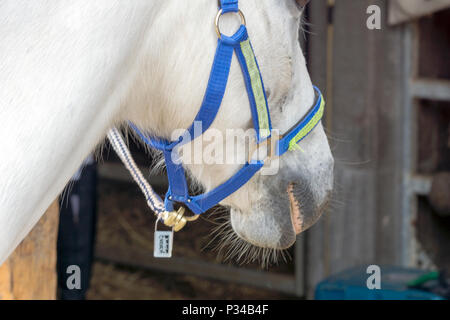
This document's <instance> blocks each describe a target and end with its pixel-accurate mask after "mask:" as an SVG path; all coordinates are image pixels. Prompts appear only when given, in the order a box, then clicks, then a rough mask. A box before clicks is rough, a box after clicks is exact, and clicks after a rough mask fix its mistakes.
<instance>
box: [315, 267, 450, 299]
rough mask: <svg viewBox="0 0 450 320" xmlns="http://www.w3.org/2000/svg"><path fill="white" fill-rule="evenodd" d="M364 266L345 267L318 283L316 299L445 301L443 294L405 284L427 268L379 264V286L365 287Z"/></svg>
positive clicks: (424, 272) (366, 276) (365, 275)
mask: <svg viewBox="0 0 450 320" xmlns="http://www.w3.org/2000/svg"><path fill="white" fill-rule="evenodd" d="M366 269H367V266H362V267H357V268H353V269H349V270H345V271H343V272H341V273H338V274H336V275H333V276H331V277H329V278H327V279H325V280H324V281H322V282H320V283H319V284H318V285H317V287H316V292H315V299H316V300H444V298H443V297H441V296H438V295H436V294H433V293H431V292H426V291H422V290H417V289H413V288H409V287H408V286H407V283H408V282H409V281H411V280H414V279H416V278H418V277H420V276H421V275H424V274H426V273H428V271H424V270H418V269H408V268H401V267H391V266H380V269H381V289H372V290H371V289H368V288H367V284H366V282H367V279H368V278H369V277H370V274H367V273H366Z"/></svg>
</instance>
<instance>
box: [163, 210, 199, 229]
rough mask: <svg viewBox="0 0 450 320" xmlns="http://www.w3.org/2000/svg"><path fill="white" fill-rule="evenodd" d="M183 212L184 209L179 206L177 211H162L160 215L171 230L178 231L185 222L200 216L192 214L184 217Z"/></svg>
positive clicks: (184, 211)
mask: <svg viewBox="0 0 450 320" xmlns="http://www.w3.org/2000/svg"><path fill="white" fill-rule="evenodd" d="M185 213H186V209H185V208H184V207H180V208H179V209H178V210H177V211H170V212H169V211H166V212H164V213H163V214H162V215H161V217H162V219H163V221H164V224H165V225H166V226H167V227H171V228H173V231H175V232H178V231H180V230H181V229H183V228H184V226H185V225H186V223H188V222H190V221H195V220H197V219H198V218H199V217H200V215H199V214H196V215H193V216H191V217H186V216H185V215H184V214H185Z"/></svg>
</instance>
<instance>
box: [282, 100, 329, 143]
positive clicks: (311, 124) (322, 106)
mask: <svg viewBox="0 0 450 320" xmlns="http://www.w3.org/2000/svg"><path fill="white" fill-rule="evenodd" d="M320 98H321V102H320V107H319V110H317V112H316V114H315V115H314V117H312V118H311V120H310V121H309V122H308V123H307V124H306V126H304V127H303V129H302V130H300V131H299V132H298V133H297V134H296V135H295V137H294V138H292V140H291V141H290V142H289V151H293V150H297V149H299V148H300V147H299V146H298V145H297V143H298V142H299V141H300V140H302V139H303V138H304V137H305V136H307V135H308V133H310V132H311V131H312V130H313V129H314V128H315V127H316V125H317V124H318V123H319V121H320V120H321V119H322V116H323V110H324V109H325V100H324V99H323V96H321V97H320Z"/></svg>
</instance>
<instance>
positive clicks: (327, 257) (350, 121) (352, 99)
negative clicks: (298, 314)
mask: <svg viewBox="0 0 450 320" xmlns="http://www.w3.org/2000/svg"><path fill="white" fill-rule="evenodd" d="M330 3H334V7H333V9H330V7H328V5H329V4H330ZM373 4H375V5H378V6H379V7H380V8H381V14H382V19H381V20H382V26H381V27H382V29H381V30H369V29H368V28H367V27H366V21H367V18H368V15H367V13H366V10H367V8H368V6H370V5H373ZM386 5H387V1H384V0H359V1H354V0H338V1H327V0H315V1H311V2H310V8H309V9H310V11H309V17H307V18H308V21H310V22H311V23H312V26H311V28H310V29H311V30H310V31H311V34H310V36H309V51H308V57H307V58H308V61H309V65H308V67H309V70H310V72H311V76H312V79H313V82H315V84H316V85H317V86H319V87H320V88H323V91H324V96H325V99H326V100H327V106H326V110H327V111H326V112H327V114H326V116H325V117H326V128H327V132H328V134H329V136H330V143H331V144H332V145H333V154H334V156H335V159H336V166H335V174H336V175H335V177H336V178H335V181H336V183H335V190H336V192H335V196H334V201H333V203H332V204H331V209H330V210H329V211H328V213H327V214H326V215H325V217H324V218H323V219H321V220H320V222H319V223H318V224H317V225H316V226H313V227H312V228H311V230H309V231H308V232H307V234H306V236H307V238H306V275H305V277H306V282H307V283H306V286H307V293H308V297H312V296H313V292H314V288H315V285H316V284H317V283H318V282H319V281H321V280H323V279H324V278H325V277H327V276H329V275H331V274H335V273H337V272H339V271H342V270H344V269H346V268H350V267H353V266H360V265H369V264H378V265H380V264H396V265H399V264H404V260H402V255H403V254H404V253H405V251H404V248H405V247H406V245H405V238H406V237H405V234H404V230H405V229H404V224H405V221H403V220H402V219H403V218H402V213H401V198H402V194H401V193H402V189H403V188H402V175H403V172H402V170H403V157H404V152H405V147H406V146H404V145H403V143H402V141H404V140H403V135H404V134H405V132H404V131H403V124H404V122H403V121H402V118H403V112H404V110H403V106H404V92H405V85H406V81H405V73H406V70H405V68H406V67H405V64H404V57H405V55H406V54H409V53H406V52H404V51H405V49H404V48H405V46H404V45H403V43H404V38H405V37H404V36H405V32H407V29H406V27H405V26H404V25H402V26H396V27H390V26H388V25H387V23H386V21H387V8H386ZM331 25H332V26H331Z"/></svg>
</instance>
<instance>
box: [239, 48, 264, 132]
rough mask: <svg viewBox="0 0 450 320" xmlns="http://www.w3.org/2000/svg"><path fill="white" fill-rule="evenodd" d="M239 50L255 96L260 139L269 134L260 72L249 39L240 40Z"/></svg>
mask: <svg viewBox="0 0 450 320" xmlns="http://www.w3.org/2000/svg"><path fill="white" fill-rule="evenodd" d="M241 50H242V54H243V55H244V58H245V62H246V64H247V69H248V73H249V75H250V82H251V86H252V91H253V96H254V97H255V103H256V111H257V113H258V125H259V134H260V137H261V138H262V139H264V138H267V137H268V136H269V135H270V127H269V115H268V114H267V103H266V98H265V96H264V91H263V85H262V81H261V74H260V73H259V69H258V65H257V63H256V58H255V54H254V53H253V49H252V46H251V45H250V40H245V41H242V42H241Z"/></svg>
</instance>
